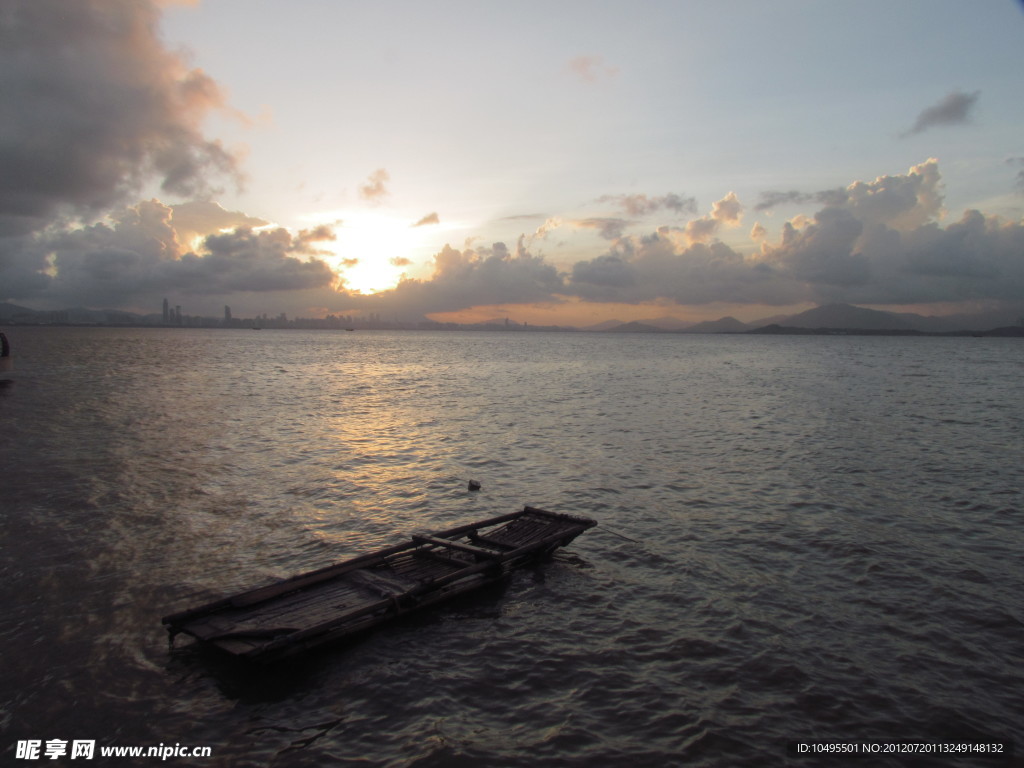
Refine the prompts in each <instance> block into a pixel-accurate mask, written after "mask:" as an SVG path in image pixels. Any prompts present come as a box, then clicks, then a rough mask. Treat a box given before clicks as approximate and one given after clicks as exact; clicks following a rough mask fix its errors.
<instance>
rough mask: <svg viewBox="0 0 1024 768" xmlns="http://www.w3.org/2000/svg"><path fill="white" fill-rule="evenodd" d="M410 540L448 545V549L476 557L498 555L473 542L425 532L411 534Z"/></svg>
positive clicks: (442, 545)
mask: <svg viewBox="0 0 1024 768" xmlns="http://www.w3.org/2000/svg"><path fill="white" fill-rule="evenodd" d="M412 540H413V541H415V542H418V543H420V544H434V545H436V546H439V547H449V548H450V549H457V550H459V551H460V552H468V553H469V554H471V555H476V556H478V557H491V558H493V557H498V554H499V553H497V552H494V551H493V550H490V549H484V548H483V547H477V546H474V545H473V544H466V543H464V542H461V541H452V540H451V539H439V538H438V537H437V536H430V535H429V534H425V533H416V534H413V537H412Z"/></svg>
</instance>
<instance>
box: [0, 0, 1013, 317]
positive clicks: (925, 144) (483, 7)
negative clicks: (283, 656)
mask: <svg viewBox="0 0 1024 768" xmlns="http://www.w3.org/2000/svg"><path fill="white" fill-rule="evenodd" d="M1021 72H1024V6H1022V4H1021V3H1019V2H1013V0H985V2H981V3H967V2H963V0H957V1H955V2H954V1H952V0H898V1H896V2H893V0H883V1H876V0H861V1H860V2H856V3H842V2H832V1H824V2H823V1H821V0H777V1H776V2H773V3H764V2H759V1H753V0H749V1H748V0H733V1H732V2H728V3H706V2H696V1H694V2H686V1H684V0H674V1H672V2H653V1H645V0H630V1H629V2H619V0H603V1H602V2H601V3H593V2H581V1H575V0H573V1H566V2H554V3H552V2H550V0H546V1H545V2H543V3H541V2H533V1H532V0H525V1H523V2H517V3H499V2H489V1H487V2H479V1H474V2H469V1H468V0H466V1H464V2H463V1H459V2H452V1H448V0H436V1H434V2H391V1H389V0H382V1H381V2H375V3H357V2H347V1H344V0H291V1H290V2H287V3H286V2H281V0H275V1H271V0H196V1H195V2H173V1H171V0H163V1H162V2H156V0H76V2H74V3H70V2H66V0H10V1H9V2H6V3H5V4H4V5H3V7H2V8H0V301H9V302H13V303H16V304H20V305H23V306H28V307H32V308H36V309H59V308H69V307H77V306H85V307H91V308H97V309H100V308H110V309H124V310H130V311H136V312H142V313H151V312H160V311H161V305H162V301H163V299H164V298H165V297H166V298H168V300H169V302H170V303H171V305H172V306H173V305H180V306H181V307H182V311H183V312H184V313H186V314H195V315H209V316H220V315H221V314H222V313H223V307H224V305H230V306H231V308H232V313H233V314H234V316H236V317H245V316H253V315H258V314H263V313H266V314H269V315H272V316H276V315H278V314H280V313H281V312H284V313H286V314H287V315H288V316H289V317H323V316H325V315H326V314H339V315H346V314H357V315H358V314H368V313H376V314H378V315H380V317H381V318H383V319H396V320H406V321H407V320H417V319H422V318H429V319H434V320H442V321H456V322H481V321H487V320H494V319H498V320H501V319H504V318H508V319H510V320H512V321H515V322H529V323H531V324H560V325H576V326H586V325H590V324H596V323H600V322H603V321H607V320H610V319H618V320H622V321H630V320H643V319H651V318H662V317H675V318H678V319H681V320H686V321H694V322H696V321H701V320H710V319H717V318H719V317H722V316H725V315H732V316H734V317H737V318H739V319H740V320H743V321H747V322H750V321H754V320H757V319H759V318H764V317H770V316H776V315H780V314H786V313H791V312H796V311H801V310H803V309H807V308H809V307H813V306H816V305H819V304H826V303H835V302H845V303H853V304H858V305H861V306H871V307H875V308H879V309H890V310H898V311H918V312H921V313H922V314H949V313H959V312H973V311H982V310H991V309H996V308H1004V309H1013V310H1015V311H1017V310H1019V311H1024V219H1022V215H1024V131H1022V130H1021V129H1022V127H1024V99H1022V96H1024V87H1022V85H1021V82H1022V81H1021Z"/></svg>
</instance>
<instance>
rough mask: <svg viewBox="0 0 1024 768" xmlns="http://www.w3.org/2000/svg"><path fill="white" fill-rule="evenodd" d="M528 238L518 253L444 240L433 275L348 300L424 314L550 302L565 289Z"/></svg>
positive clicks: (368, 306) (403, 313)
mask: <svg viewBox="0 0 1024 768" xmlns="http://www.w3.org/2000/svg"><path fill="white" fill-rule="evenodd" d="M524 240H525V239H524V238H520V239H519V242H518V243H517V245H516V249H515V251H514V252H513V251H510V250H509V248H508V246H507V245H505V243H501V242H499V243H494V244H493V245H491V246H490V247H485V248H477V249H472V248H466V249H464V250H461V251H460V250H458V249H457V248H453V247H451V246H450V245H445V246H444V248H442V249H441V251H440V252H438V253H437V254H435V255H434V271H433V275H432V276H431V277H430V279H428V280H416V279H408V278H407V279H404V280H402V281H401V282H400V283H399V284H398V286H397V287H395V288H394V289H393V290H390V291H383V292H381V293H377V294H372V295H368V296H352V297H350V299H349V301H348V305H349V306H351V307H352V308H354V309H361V310H365V311H379V312H389V313H392V314H397V315H399V316H405V317H420V316H423V315H426V314H428V313H431V312H446V311H456V310H460V309H465V308H467V307H473V306H483V305H495V304H519V303H531V302H539V301H552V300H554V299H555V297H556V295H557V294H558V293H559V291H560V290H561V289H562V286H563V281H562V277H561V276H560V275H559V273H558V270H556V269H555V267H554V266H552V265H550V264H548V263H547V262H545V260H544V258H543V257H541V256H534V255H533V254H531V253H529V252H528V251H527V249H526V248H525V246H524Z"/></svg>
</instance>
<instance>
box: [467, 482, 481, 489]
mask: <svg viewBox="0 0 1024 768" xmlns="http://www.w3.org/2000/svg"><path fill="white" fill-rule="evenodd" d="M469 490H471V491H479V490H480V483H478V482H477V481H476V480H470V481H469Z"/></svg>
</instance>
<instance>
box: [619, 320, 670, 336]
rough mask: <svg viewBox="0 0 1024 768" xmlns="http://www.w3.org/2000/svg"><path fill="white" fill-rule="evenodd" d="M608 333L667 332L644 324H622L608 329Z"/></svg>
mask: <svg viewBox="0 0 1024 768" xmlns="http://www.w3.org/2000/svg"><path fill="white" fill-rule="evenodd" d="M607 332H608V333H667V331H665V330H663V329H661V328H657V327H655V326H653V325H647V324H646V323H635V322H634V323H623V324H622V325H617V326H615V327H614V328H608V329H607Z"/></svg>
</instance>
